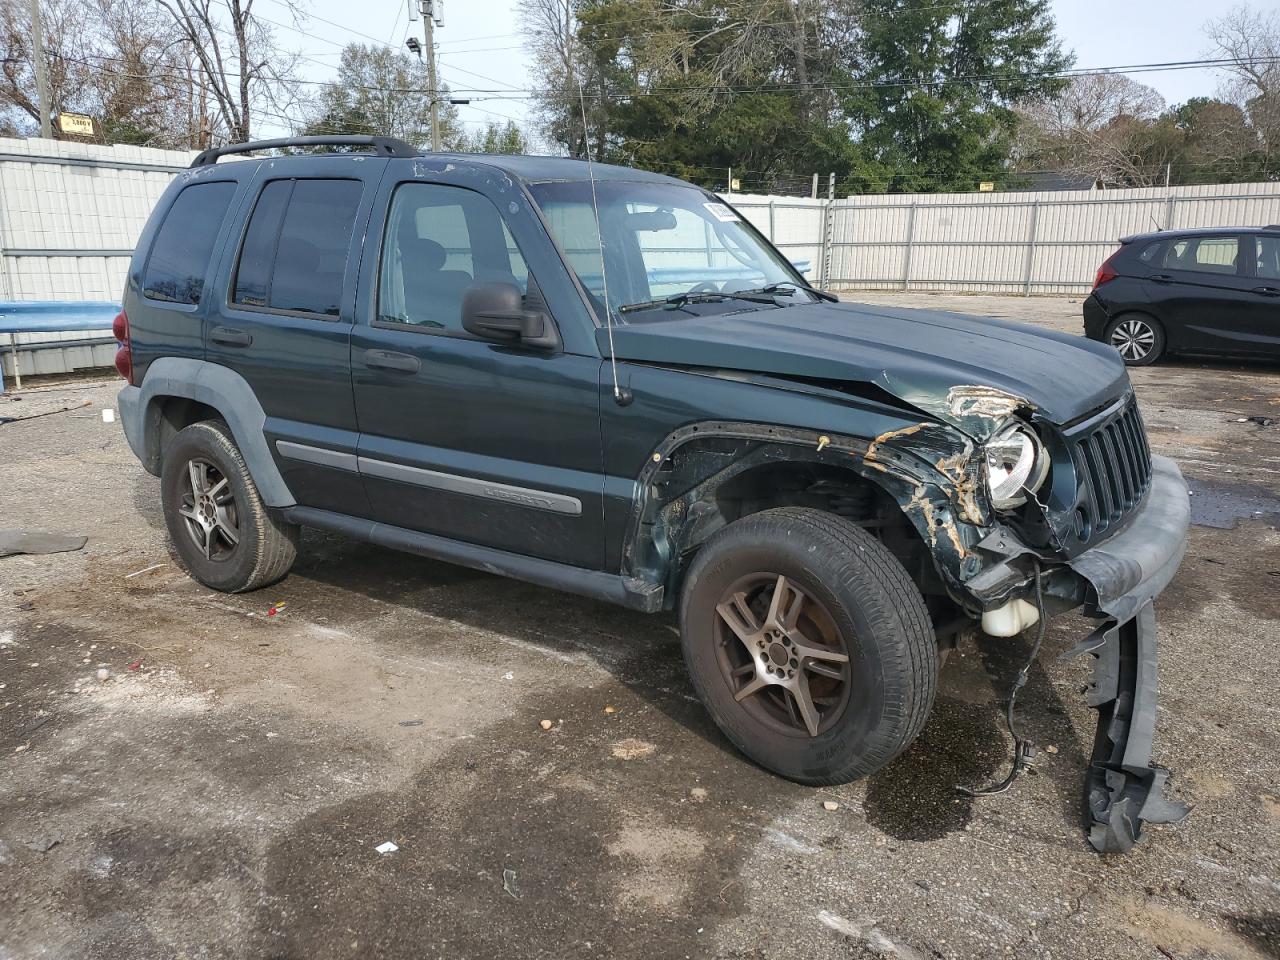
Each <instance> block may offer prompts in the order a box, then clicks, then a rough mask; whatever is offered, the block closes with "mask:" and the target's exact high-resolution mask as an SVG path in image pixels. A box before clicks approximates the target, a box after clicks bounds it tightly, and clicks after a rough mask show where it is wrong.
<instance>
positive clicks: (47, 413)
mask: <svg viewBox="0 0 1280 960" xmlns="http://www.w3.org/2000/svg"><path fill="white" fill-rule="evenodd" d="M13 399H15V400H19V399H21V398H20V397H14V398H13ZM92 402H93V401H91V400H86V401H85V402H84V403H75V404H72V405H71V406H69V407H59V408H58V409H57V410H45V411H42V412H41V413H31V414H28V415H27V416H25V417H0V425H3V424H6V423H22V421H24V420H37V419H39V418H40V417H51V416H53V415H54V414H55V413H66V412H67V411H69V410H83V409H84V408H85V407H87V406H89V405H90V404H91V403H92Z"/></svg>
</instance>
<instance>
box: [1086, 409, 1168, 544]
mask: <svg viewBox="0 0 1280 960" xmlns="http://www.w3.org/2000/svg"><path fill="white" fill-rule="evenodd" d="M1078 443H1079V451H1080V460H1081V461H1082V462H1081V467H1082V469H1083V478H1084V487H1085V499H1086V500H1087V501H1091V505H1092V508H1093V509H1092V513H1093V516H1092V517H1091V518H1090V519H1091V521H1092V523H1091V524H1090V525H1091V527H1092V531H1091V532H1092V534H1093V535H1094V536H1097V535H1098V534H1100V533H1102V532H1103V531H1105V530H1107V529H1109V528H1110V527H1112V526H1114V525H1115V524H1117V523H1119V522H1120V521H1121V520H1123V519H1124V517H1125V516H1126V515H1128V513H1129V511H1130V510H1132V509H1133V508H1134V507H1136V506H1137V505H1138V504H1139V503H1140V502H1141V501H1142V497H1143V494H1145V493H1146V492H1147V487H1148V486H1150V484H1151V448H1150V447H1149V446H1147V431H1146V429H1145V428H1144V427H1143V425H1142V416H1141V415H1140V414H1139V413H1138V404H1137V401H1136V400H1135V399H1134V398H1133V397H1132V396H1131V397H1129V399H1128V401H1127V402H1126V403H1125V405H1124V407H1123V408H1122V409H1121V410H1120V412H1119V413H1117V414H1116V415H1115V416H1113V417H1112V418H1111V419H1109V420H1107V421H1106V422H1105V423H1103V424H1101V425H1100V426H1097V427H1095V428H1094V429H1093V430H1092V431H1091V432H1089V433H1087V434H1085V435H1084V436H1082V437H1080V438H1079V440H1078Z"/></svg>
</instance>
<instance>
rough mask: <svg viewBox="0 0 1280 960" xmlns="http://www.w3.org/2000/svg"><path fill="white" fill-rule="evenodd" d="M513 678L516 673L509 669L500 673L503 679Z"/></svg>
mask: <svg viewBox="0 0 1280 960" xmlns="http://www.w3.org/2000/svg"><path fill="white" fill-rule="evenodd" d="M515 678H516V675H515V674H514V673H512V672H511V671H510V670H508V671H507V672H506V673H504V674H503V675H502V679H503V680H514V679H515Z"/></svg>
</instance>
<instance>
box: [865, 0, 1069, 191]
mask: <svg viewBox="0 0 1280 960" xmlns="http://www.w3.org/2000/svg"><path fill="white" fill-rule="evenodd" d="M862 29H863V33H862V42H861V49H860V51H859V52H860V57H859V58H858V60H857V63H856V67H855V66H851V67H850V68H849V69H848V70H847V72H846V80H847V84H848V89H847V92H846V93H845V94H844V95H843V96H842V98H841V104H842V106H843V108H844V110H845V111H846V113H847V116H848V118H849V122H850V128H851V131H852V133H853V136H854V138H855V140H856V141H857V143H858V145H859V147H860V150H861V152H862V154H863V157H864V161H863V164H862V166H861V168H860V169H857V170H855V171H852V173H853V176H854V178H855V180H858V181H860V182H862V183H864V184H865V185H866V186H867V187H868V188H871V189H875V190H877V192H879V191H893V192H897V191H918V190H973V189H975V188H976V186H977V184H978V182H979V181H983V180H995V181H1000V180H1002V179H1003V178H1004V173H1005V171H1006V170H1007V166H1008V160H1009V156H1010V149H1011V145H1012V141H1013V133H1014V130H1015V128H1016V126H1017V116H1016V114H1015V113H1014V111H1013V106H1014V104H1016V103H1019V102H1024V101H1027V100H1035V99H1043V98H1046V97H1051V96H1053V95H1054V94H1055V93H1057V92H1058V91H1059V90H1060V89H1061V88H1062V85H1063V83H1062V81H1061V80H1060V79H1058V78H1057V77H1055V76H1052V75H1053V74H1056V73H1058V72H1060V71H1061V70H1063V69H1064V68H1066V67H1067V66H1069V65H1070V62H1071V58H1070V56H1069V55H1067V54H1065V53H1064V52H1063V51H1062V49H1061V45H1060V44H1059V42H1058V41H1057V39H1056V38H1055V36H1054V22H1053V17H1052V16H1051V15H1050V13H1049V3H1048V0H951V2H932V3H930V4H927V5H921V4H918V3H915V2H910V3H903V2H902V0H865V2H864V4H863V15H862Z"/></svg>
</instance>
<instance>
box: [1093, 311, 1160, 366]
mask: <svg viewBox="0 0 1280 960" xmlns="http://www.w3.org/2000/svg"><path fill="white" fill-rule="evenodd" d="M1106 341H1107V343H1109V344H1111V346H1113V347H1115V348H1116V351H1117V352H1118V353H1119V354H1120V359H1122V360H1123V361H1124V362H1125V364H1126V365H1127V366H1130V367H1145V366H1147V365H1148V364H1151V363H1155V362H1156V361H1157V360H1159V359H1160V356H1161V354H1163V353H1164V328H1163V327H1161V326H1160V322H1159V321H1158V320H1156V319H1155V318H1153V317H1148V316H1145V315H1143V314H1139V313H1124V314H1121V315H1120V316H1118V317H1116V318H1115V319H1114V320H1112V321H1111V324H1110V325H1109V326H1108V327H1107V333H1106Z"/></svg>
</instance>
